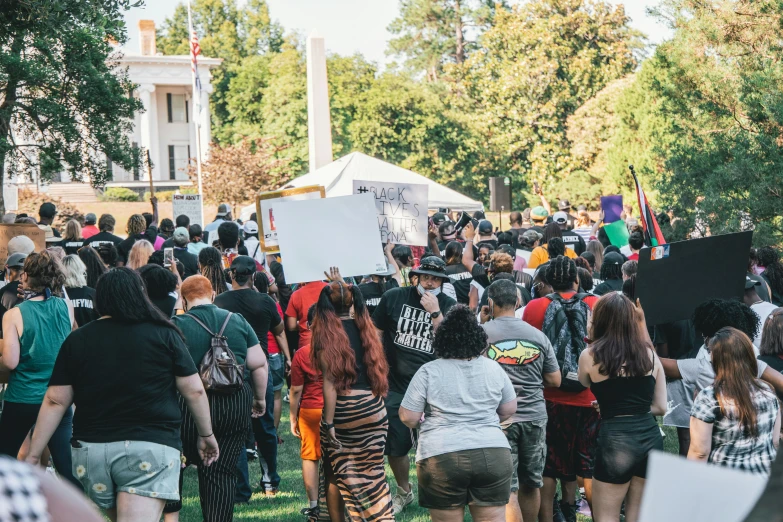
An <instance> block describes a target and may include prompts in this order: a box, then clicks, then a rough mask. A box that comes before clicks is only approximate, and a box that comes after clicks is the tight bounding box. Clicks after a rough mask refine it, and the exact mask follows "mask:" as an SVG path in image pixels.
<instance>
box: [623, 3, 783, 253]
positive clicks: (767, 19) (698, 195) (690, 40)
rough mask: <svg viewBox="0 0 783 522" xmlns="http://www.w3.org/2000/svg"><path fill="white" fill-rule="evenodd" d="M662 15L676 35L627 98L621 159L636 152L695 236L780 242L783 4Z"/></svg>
mask: <svg viewBox="0 0 783 522" xmlns="http://www.w3.org/2000/svg"><path fill="white" fill-rule="evenodd" d="M662 14H663V15H664V16H665V18H666V19H668V20H671V21H672V25H673V27H674V28H675V33H674V37H673V39H672V40H671V41H670V42H666V43H665V44H663V45H660V46H659V47H658V48H657V50H656V53H655V56H654V57H653V59H652V60H650V61H649V62H648V63H646V64H645V67H643V68H642V71H641V73H640V74H639V76H638V78H637V85H636V86H635V87H634V88H633V89H631V90H629V92H628V94H627V96H626V99H625V100H623V103H624V106H623V107H621V109H622V110H621V112H622V113H623V117H622V118H621V120H622V121H623V128H622V129H620V130H621V132H619V133H618V141H616V142H615V143H614V144H613V147H612V148H613V149H615V152H614V154H616V155H617V156H618V157H620V158H622V160H627V159H628V158H627V156H624V155H623V153H622V150H623V148H625V150H628V151H631V152H633V151H638V153H639V157H640V158H641V160H642V165H643V166H644V174H645V177H648V179H650V180H651V182H652V185H653V186H654V187H655V188H656V189H657V191H658V198H657V204H658V205H659V207H663V208H670V209H672V211H673V214H674V216H675V218H676V219H677V220H679V221H680V222H681V223H682V224H683V225H684V226H685V227H687V228H688V229H701V230H699V231H700V232H704V231H707V230H709V231H710V232H711V233H713V234H717V233H725V232H732V231H738V230H742V229H747V228H750V227H753V228H755V231H756V233H755V235H754V241H755V242H756V244H758V245H763V244H778V245H780V244H782V243H783V217H781V212H780V209H781V208H783V190H781V188H780V180H781V175H780V172H781V168H783V148H782V147H783V139H781V137H780V136H781V129H783V89H782V88H781V84H780V78H781V77H783V64H781V63H780V60H779V57H780V55H781V52H783V43H782V42H783V27H782V26H781V23H780V22H781V14H783V6H782V5H781V4H780V2H779V1H776V0H759V1H752V2H751V1H724V2H712V3H704V2H700V1H696V0H667V1H666V2H664V3H663V6H662ZM620 138H621V139H620ZM623 162H624V161H619V160H610V170H611V169H612V168H619V164H620V163H623ZM612 163H614V166H612Z"/></svg>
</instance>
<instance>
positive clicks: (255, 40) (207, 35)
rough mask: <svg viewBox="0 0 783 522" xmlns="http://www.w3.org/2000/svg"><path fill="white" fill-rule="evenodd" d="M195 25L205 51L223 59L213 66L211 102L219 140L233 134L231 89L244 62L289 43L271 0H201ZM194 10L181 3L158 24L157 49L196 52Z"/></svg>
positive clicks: (196, 7) (196, 6) (197, 3)
mask: <svg viewBox="0 0 783 522" xmlns="http://www.w3.org/2000/svg"><path fill="white" fill-rule="evenodd" d="M191 11H192V19H193V28H194V30H195V31H196V33H197V34H198V37H199V45H200V46H201V51H202V54H203V55H204V56H208V57H210V58H221V59H223V63H222V64H221V65H220V67H217V68H216V69H213V70H212V84H213V85H214V87H215V90H214V92H213V93H212V96H211V99H210V102H211V110H212V133H213V136H214V138H215V139H216V140H217V141H221V140H223V139H226V138H229V137H230V136H231V135H232V132H231V131H227V130H226V129H224V126H226V125H230V124H231V123H232V122H231V115H230V114H229V108H228V98H229V95H228V91H229V88H230V85H231V80H232V78H233V77H234V75H235V74H236V73H237V70H238V69H239V68H241V66H242V61H243V60H245V59H248V58H250V59H251V62H252V58H254V57H258V56H263V55H265V54H267V53H275V52H277V51H279V50H280V47H281V45H282V43H283V36H282V34H283V30H282V28H281V27H280V25H279V24H277V23H275V22H273V21H272V19H271V17H270V14H269V6H268V5H267V3H266V0H248V1H247V2H246V3H244V4H243V5H242V6H241V7H240V6H238V4H237V2H236V0H195V1H194V2H193V4H192V6H191ZM189 41H190V39H189V34H188V9H187V6H186V5H185V4H179V5H177V7H176V9H175V10H174V14H173V15H172V16H171V17H170V18H167V19H166V21H165V22H164V23H163V26H162V27H161V28H159V29H158V34H157V48H158V51H160V52H162V53H163V54H170V55H184V54H189V53H190V44H189ZM253 63H256V62H253Z"/></svg>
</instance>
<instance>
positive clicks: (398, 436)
mask: <svg viewBox="0 0 783 522" xmlns="http://www.w3.org/2000/svg"><path fill="white" fill-rule="evenodd" d="M403 397H405V395H403V394H401V393H397V392H393V391H391V390H389V394H388V395H387V396H386V416H387V417H388V418H389V434H388V435H387V437H386V450H385V451H384V455H388V456H390V457H404V456H406V455H407V454H408V453H409V452H410V451H411V448H413V446H414V444H415V442H416V434H417V432H416V430H412V429H410V428H409V427H407V426H406V425H405V424H403V423H402V421H401V420H400V404H402V399H403Z"/></svg>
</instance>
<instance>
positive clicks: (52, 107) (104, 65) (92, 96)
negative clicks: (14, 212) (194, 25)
mask: <svg viewBox="0 0 783 522" xmlns="http://www.w3.org/2000/svg"><path fill="white" fill-rule="evenodd" d="M136 5H138V3H133V2H132V1H131V0H109V1H106V0H104V1H97V0H81V1H75V0H70V1H69V0H46V1H44V0H29V1H26V2H11V3H6V4H5V5H4V6H3V8H2V9H0V181H4V180H5V179H6V177H7V176H11V175H22V176H30V175H32V174H33V173H37V174H39V175H40V177H41V179H43V180H47V179H51V178H52V177H53V175H55V174H56V173H59V172H62V171H66V172H68V174H70V176H71V177H72V178H74V179H77V180H83V179H87V178H90V179H91V181H92V183H93V184H94V185H102V184H104V183H105V182H106V180H107V178H108V176H109V174H108V172H107V169H106V160H105V158H106V157H109V158H111V160H112V161H113V162H115V163H117V164H119V165H121V166H122V167H123V168H126V169H128V170H131V169H132V168H133V167H134V165H137V164H138V161H139V158H138V156H137V154H135V153H134V150H133V149H132V148H131V143H130V141H129V138H128V136H129V135H130V131H131V130H132V124H133V117H134V114H135V113H136V111H138V110H139V109H141V104H140V103H139V102H138V100H136V99H134V98H133V97H132V96H130V93H131V92H132V90H133V85H132V84H131V83H130V81H129V80H128V78H127V76H126V74H125V72H124V71H123V70H121V69H119V68H118V67H117V66H116V63H115V62H114V61H112V60H111V59H110V57H111V56H113V55H114V54H113V53H114V49H113V47H112V45H111V43H110V42H111V41H117V42H120V43H121V42H124V41H125V40H126V33H125V22H124V20H123V14H124V12H125V11H126V10H128V9H129V8H130V7H133V6H136ZM4 211H5V204H4V202H3V199H2V193H1V191H0V213H2V212H4Z"/></svg>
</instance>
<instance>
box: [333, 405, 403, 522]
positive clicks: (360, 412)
mask: <svg viewBox="0 0 783 522" xmlns="http://www.w3.org/2000/svg"><path fill="white" fill-rule="evenodd" d="M388 428H389V421H388V419H387V417H386V405H385V403H384V401H383V397H376V396H375V395H373V393H372V392H371V391H369V390H351V391H350V392H348V393H347V394H345V395H340V396H338V397H337V406H336V408H335V412H334V430H335V435H336V436H337V440H339V441H340V443H341V444H342V447H341V448H339V449H338V448H333V447H331V446H330V445H329V438H328V437H327V433H326V429H325V427H324V424H323V423H321V452H322V461H321V466H322V470H321V471H322V472H321V473H320V487H319V502H318V504H319V506H320V511H321V513H320V517H319V520H329V514H328V512H327V510H326V486H327V484H326V482H327V481H331V482H332V483H334V484H336V485H337V487H338V488H339V490H340V494H341V495H342V497H343V500H344V501H345V509H346V512H347V515H348V519H349V520H351V521H352V522H354V521H362V522H365V521H366V522H375V521H393V520H394V515H392V503H391V493H390V491H389V484H388V483H387V482H386V471H385V469H384V466H383V451H384V449H385V448H386V434H387V431H388Z"/></svg>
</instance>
